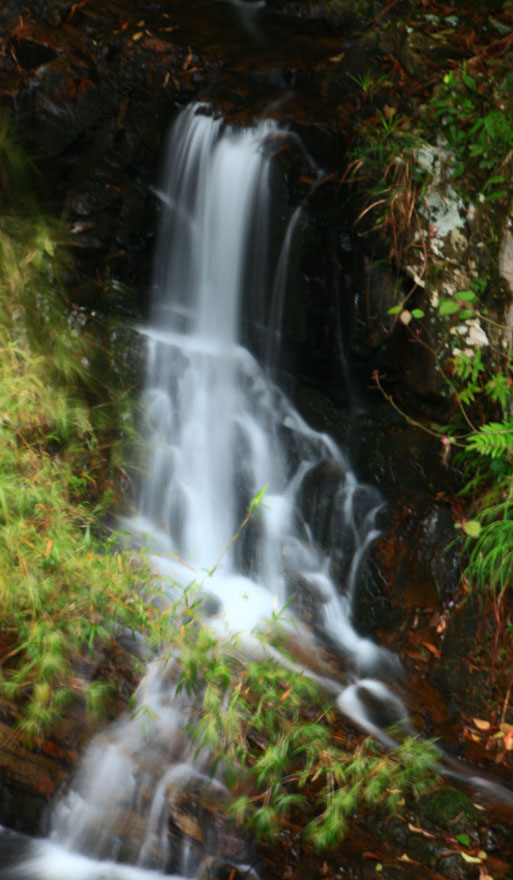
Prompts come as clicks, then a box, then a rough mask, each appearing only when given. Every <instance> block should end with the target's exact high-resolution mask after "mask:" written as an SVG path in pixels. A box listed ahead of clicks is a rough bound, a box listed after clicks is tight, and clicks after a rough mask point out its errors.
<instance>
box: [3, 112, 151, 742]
mask: <svg viewBox="0 0 513 880" xmlns="http://www.w3.org/2000/svg"><path fill="white" fill-rule="evenodd" d="M0 168H1V172H0V189H1V194H2V197H3V198H2V209H3V213H2V215H1V216H0V279H1V281H0V414H1V415H0V537H1V540H0V694H1V695H2V697H3V698H4V700H6V701H8V705H10V706H11V710H12V712H13V714H15V716H16V717H17V718H18V726H19V728H20V730H21V731H23V732H24V733H26V734H28V735H34V734H38V733H40V732H41V731H42V730H43V729H44V728H45V727H47V726H48V725H50V724H52V723H53V722H55V721H56V720H57V719H58V718H59V716H60V714H61V713H62V711H63V708H64V706H65V705H66V703H67V702H69V700H70V699H73V698H74V697H75V696H77V695H80V696H83V695H84V694H85V697H86V700H87V704H88V707H89V708H90V709H91V710H97V709H99V708H100V706H101V705H105V702H106V699H107V698H108V697H109V694H110V693H111V690H112V689H111V687H110V685H113V684H114V679H115V676H113V678H112V681H109V680H108V677H107V678H106V679H105V680H103V681H95V680H89V681H88V680H87V676H86V677H85V678H84V679H80V678H79V677H77V673H76V664H77V661H78V660H80V661H81V662H82V664H84V663H86V664H87V661H88V667H89V670H90V671H91V672H93V671H94V667H95V664H96V662H97V658H98V657H99V656H101V653H102V651H103V650H105V649H106V648H107V647H108V646H109V645H110V644H111V643H112V642H113V640H114V638H115V636H116V634H117V633H118V632H119V630H120V628H129V629H130V630H132V631H136V630H137V631H142V632H145V631H146V632H148V631H149V632H151V633H152V634H153V635H154V637H155V639H157V638H158V637H159V634H160V633H161V632H162V621H161V615H160V612H159V611H158V610H157V608H156V606H155V605H153V604H152V602H151V594H152V593H155V592H157V591H156V589H154V588H153V586H152V584H151V576H150V573H149V571H148V568H147V566H146V565H145V563H144V560H142V559H141V560H139V561H137V562H135V560H133V559H132V557H131V555H130V554H128V553H123V552H119V548H118V546H117V544H116V541H115V540H114V538H112V537H109V536H108V535H107V533H106V532H103V536H102V528H101V525H100V523H101V517H102V516H103V515H104V514H105V512H106V511H107V509H108V507H109V503H110V493H109V492H108V491H107V492H104V491H102V490H103V488H104V487H106V488H108V477H107V474H108V456H109V451H110V449H111V440H112V433H113V429H114V426H115V423H116V418H117V416H116V414H115V410H116V402H115V401H114V400H113V399H112V397H110V396H108V395H107V396H106V400H104V401H103V402H102V403H101V405H99V403H98V386H97V387H96V390H95V387H94V386H95V384H96V383H97V376H96V375H95V373H94V370H93V367H92V365H93V364H94V361H95V359H96V358H97V356H98V355H97V351H98V347H97V345H96V344H95V343H94V341H93V340H91V339H90V337H89V336H88V334H87V332H85V331H83V328H79V327H77V325H76V321H75V315H74V312H73V310H72V309H70V308H69V307H68V306H67V302H66V298H65V286H64V283H63V280H62V279H63V276H65V275H66V272H67V270H68V266H69V260H68V257H67V255H66V251H65V249H64V248H63V246H62V244H61V242H62V239H63V232H62V229H61V227H60V226H59V224H58V223H56V222H55V221H52V220H49V219H46V218H44V217H42V216H41V215H40V213H39V212H38V209H37V204H36V200H35V198H34V196H33V195H32V193H31V191H30V186H31V183H30V180H29V178H28V169H27V165H26V163H25V162H24V160H23V155H22V152H21V151H20V149H19V146H17V145H16V143H15V140H14V138H13V136H12V132H11V129H10V127H9V125H8V124H7V122H6V121H5V120H2V121H1V122H0ZM138 586H141V587H144V588H145V589H146V591H147V593H148V594H149V596H148V598H149V601H147V602H146V603H145V602H144V601H143V598H142V595H140V594H139V593H138V592H137V587H138Z"/></svg>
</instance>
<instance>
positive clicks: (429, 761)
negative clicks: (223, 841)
mask: <svg viewBox="0 0 513 880" xmlns="http://www.w3.org/2000/svg"><path fill="white" fill-rule="evenodd" d="M192 595H194V593H192ZM200 612H201V603H198V601H197V600H195V601H194V602H191V601H190V600H189V601H188V604H187V607H183V608H182V610H181V611H180V609H179V608H178V607H175V609H174V611H173V618H174V620H175V621H178V625H177V627H176V630H175V638H174V639H173V642H172V644H171V646H170V657H171V658H172V659H174V658H176V657H179V658H180V663H181V667H182V673H181V676H180V678H179V681H178V684H177V689H178V690H181V689H182V688H185V689H186V690H187V691H188V693H189V694H191V695H194V696H196V697H197V698H198V700H199V702H198V704H197V714H196V715H195V716H194V718H193V720H192V721H191V723H190V727H189V731H190V735H191V736H192V738H193V740H194V742H195V743H196V746H197V752H198V753H201V754H202V756H204V755H205V749H208V751H209V753H210V755H211V772H212V773H215V772H222V775H223V777H224V779H225V780H226V782H227V784H228V786H229V788H230V790H231V792H232V796H233V799H232V801H231V803H230V804H229V811H230V813H231V814H232V815H233V816H234V818H235V819H236V821H237V822H238V823H240V824H242V825H244V826H245V827H247V828H250V829H251V830H252V831H253V833H254V834H255V836H256V838H257V839H261V838H268V837H272V835H274V834H275V833H276V831H277V830H279V829H280V828H283V827H285V826H287V825H288V824H289V823H290V822H293V823H294V824H295V825H299V826H300V827H301V828H302V829H303V831H302V833H303V835H304V837H305V840H308V841H309V842H311V843H313V845H314V846H316V847H317V848H318V849H327V848H330V847H334V846H336V845H337V844H338V843H339V842H340V840H341V839H342V838H343V837H344V835H345V833H346V832H347V829H348V823H349V822H350V820H351V817H352V816H353V815H354V813H355V812H356V811H358V810H373V811H376V810H377V811H385V812H388V813H395V812H400V810H401V809H402V807H403V804H404V798H408V797H410V796H411V797H418V796H420V795H421V794H423V793H424V792H425V791H427V790H428V789H430V788H431V787H432V786H433V784H434V783H435V782H436V780H437V775H438V770H437V766H438V762H439V759H440V754H439V752H438V750H437V749H436V747H435V746H434V745H433V743H429V742H428V743H426V742H422V741H420V740H417V739H415V738H411V737H408V738H406V739H405V740H404V741H403V742H402V743H401V744H400V745H398V746H397V747H396V748H395V749H392V750H390V751H388V752H387V751H384V750H383V749H382V748H381V747H380V746H379V745H378V744H377V743H375V742H373V741H372V740H371V739H370V738H365V739H363V740H362V739H361V738H360V740H358V739H357V738H356V737H355V735H354V733H348V732H347V731H344V730H343V728H342V726H341V724H340V721H339V722H338V724H337V725H336V727H334V722H335V721H336V718H337V714H338V713H337V710H336V709H335V707H334V706H333V704H332V703H331V702H330V701H329V700H328V699H327V697H326V695H325V694H324V693H323V691H322V689H321V688H320V687H319V685H318V684H317V682H315V681H314V680H313V679H312V678H310V677H309V676H308V674H307V673H306V672H303V671H301V670H300V669H299V668H298V665H297V662H296V661H294V658H293V657H291V656H289V655H288V653H287V651H286V650H285V648H284V646H283V644H280V637H279V626H278V631H277V623H276V619H275V620H273V621H270V628H269V631H268V632H267V633H264V634H263V635H262V636H261V641H262V649H263V653H268V652H269V651H270V650H272V651H273V655H274V656H272V657H268V659H263V660H254V659H251V658H248V657H247V656H246V655H245V654H244V652H243V651H242V650H241V649H240V646H239V644H238V640H237V638H231V639H226V640H224V641H220V640H218V639H217V638H216V637H215V636H214V635H213V633H212V632H211V630H210V629H209V628H208V627H207V625H206V624H205V623H204V622H203V621H202V619H201V616H200ZM277 617H278V618H279V617H280V615H278V616H277ZM271 643H272V645H273V646H274V647H273V648H272V649H271V647H270V646H271ZM276 645H278V646H279V647H280V656H277V649H276ZM280 657H281V659H280ZM335 731H336V732H335Z"/></svg>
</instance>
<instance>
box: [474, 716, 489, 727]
mask: <svg viewBox="0 0 513 880" xmlns="http://www.w3.org/2000/svg"><path fill="white" fill-rule="evenodd" d="M472 722H473V724H474V727H477V729H478V730H490V722H489V721H484V720H483V719H482V718H473V719H472Z"/></svg>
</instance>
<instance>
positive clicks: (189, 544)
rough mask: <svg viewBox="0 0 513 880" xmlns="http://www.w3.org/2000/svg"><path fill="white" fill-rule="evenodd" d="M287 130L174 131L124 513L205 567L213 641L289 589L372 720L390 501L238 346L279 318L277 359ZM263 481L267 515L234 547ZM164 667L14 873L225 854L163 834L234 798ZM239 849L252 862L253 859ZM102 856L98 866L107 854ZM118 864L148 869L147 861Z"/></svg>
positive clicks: (269, 350) (205, 843) (189, 866)
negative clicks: (354, 614) (279, 145)
mask: <svg viewBox="0 0 513 880" xmlns="http://www.w3.org/2000/svg"><path fill="white" fill-rule="evenodd" d="M278 136H279V132H278V129H277V127H276V125H275V123H273V122H262V123H260V124H259V125H258V126H256V127H255V128H253V129H250V130H239V129H235V128H231V127H228V126H225V125H224V124H223V122H222V121H221V120H216V119H213V118H211V117H210V116H208V115H206V113H205V110H204V108H202V107H191V108H188V109H187V110H185V111H184V112H183V113H182V114H181V116H180V117H179V119H178V121H177V123H176V124H175V127H174V129H173V132H172V135H171V138H170V142H169V148H168V150H169V159H168V163H169V171H168V179H167V181H166V183H165V186H164V188H163V191H162V192H161V193H160V197H161V200H162V204H163V219H162V224H161V230H160V235H159V242H158V247H157V256H156V270H155V279H156V280H155V288H156V290H155V304H154V310H153V317H152V321H151V323H150V326H149V328H144V329H142V330H141V332H142V333H143V334H144V335H145V336H146V338H147V345H148V370H147V383H146V391H145V398H146V404H147V406H146V413H147V416H146V418H147V425H146V436H147V460H146V466H145V474H146V476H145V478H144V480H143V484H142V490H141V497H140V504H139V513H138V515H137V516H136V517H134V518H133V519H132V520H130V521H129V522H128V523H125V525H126V526H127V527H128V528H129V530H130V531H131V533H132V534H133V535H134V540H135V541H136V542H138V543H140V544H142V545H144V546H146V547H149V549H150V552H151V553H152V554H153V556H152V559H153V565H154V567H155V568H156V569H157V570H158V571H159V572H160V573H161V575H162V577H163V579H164V578H167V577H170V578H172V579H173V583H174V584H175V585H176V583H177V582H178V583H180V582H181V583H182V584H184V585H185V584H187V582H188V580H189V579H190V567H192V568H193V569H194V570H195V572H196V575H195V578H196V580H197V581H198V582H199V583H200V584H201V589H202V591H203V593H204V594H205V595H206V596H208V597H209V603H208V604H209V609H210V611H209V623H210V625H211V627H212V628H213V629H214V630H215V632H216V633H217V634H218V635H219V636H220V637H224V636H226V635H227V634H228V635H230V634H234V633H237V634H238V635H239V638H240V640H241V643H242V645H243V647H244V648H245V650H247V651H248V652H257V653H258V652H261V651H262V650H263V649H262V647H261V644H260V642H259V640H258V639H257V637H256V635H255V633H257V632H258V629H259V628H260V627H262V626H263V625H264V621H265V620H266V619H269V618H271V617H272V615H273V611H274V610H275V609H277V608H280V607H282V606H283V605H284V604H285V603H286V602H287V601H289V600H291V601H292V608H293V609H294V613H295V614H296V616H297V620H296V624H295V625H296V632H297V631H299V632H300V633H301V641H302V655H303V658H304V655H305V651H306V654H308V652H309V651H310V653H311V654H312V655H313V654H314V653H315V650H316V644H317V643H318V641H317V640H318V639H320V638H322V639H324V641H328V642H329V644H330V646H331V647H332V648H333V649H334V650H335V651H338V652H339V654H341V655H343V656H344V658H345V661H346V666H347V668H348V669H349V670H353V672H348V673H347V678H346V681H345V682H344V683H341V682H340V681H337V680H336V676H334V677H332V678H331V679H327V678H324V679H323V685H324V686H325V687H326V688H327V689H328V690H330V691H331V692H332V693H333V695H334V696H335V697H336V698H337V700H338V703H339V705H340V707H341V708H342V710H343V711H345V712H346V714H349V715H351V716H352V717H354V718H355V720H357V721H358V722H359V723H361V724H362V725H363V726H365V727H367V729H368V730H371V731H373V732H378V733H379V727H378V726H377V725H376V724H375V723H374V722H373V721H372V720H371V719H370V718H369V717H368V713H367V711H366V709H365V701H364V700H363V699H362V693H363V692H366V693H367V694H370V695H371V697H373V698H374V700H376V699H378V700H388V702H389V705H390V706H391V707H392V710H393V712H394V713H395V716H396V717H400V716H401V714H402V713H403V706H402V704H401V703H400V701H399V700H398V698H394V697H392V696H391V695H390V693H389V692H388V691H387V689H386V688H385V686H384V685H383V684H381V683H380V682H379V681H377V680H375V679H364V680H362V679H360V678H359V676H361V675H369V674H371V673H372V672H373V670H374V669H375V668H376V667H378V666H381V667H382V666H383V662H384V661H387V662H389V661H390V658H389V657H388V655H387V654H386V652H385V651H382V650H381V649H379V648H378V647H377V646H376V645H374V644H373V643H372V642H370V641H368V640H366V639H363V638H361V637H360V636H359V635H358V634H357V633H356V631H355V629H354V627H353V625H352V623H351V600H352V593H353V590H354V585H355V581H356V577H357V573H358V569H359V566H360V565H361V562H362V558H363V557H364V555H365V551H366V549H367V548H368V546H369V544H370V542H371V541H372V540H373V538H374V537H375V535H376V530H375V517H376V512H377V510H378V508H379V505H380V499H379V497H378V496H377V493H376V492H375V491H374V490H372V489H370V488H368V487H364V486H361V485H359V484H358V483H357V481H356V479H355V477H354V475H353V474H352V472H351V470H350V468H349V466H348V463H347V462H346V460H345V458H344V457H343V455H342V453H341V452H340V450H339V449H338V448H337V447H336V445H335V444H334V443H333V442H332V441H331V440H330V439H329V437H327V436H325V435H323V434H320V433H318V432H316V431H314V430H312V429H311V428H309V427H308V426H307V425H306V424H305V423H304V421H303V420H302V419H301V417H300V416H299V415H298V413H297V412H296V411H295V410H294V408H293V406H292V405H291V404H290V403H289V402H288V400H287V399H286V397H285V396H284V395H283V394H282V392H281V391H280V390H279V389H278V388H277V387H276V386H275V385H274V384H273V383H272V382H271V381H270V380H269V378H268V377H267V375H266V373H265V372H264V371H263V370H262V368H261V367H260V366H259V365H258V363H257V361H256V360H255V358H254V357H253V355H252V354H250V352H249V351H248V350H247V349H246V348H244V347H243V346H242V345H241V344H240V341H239V340H240V338H241V327H242V325H243V323H244V320H245V319H246V318H247V317H248V316H251V315H257V316H258V320H259V322H260V323H264V324H266V323H267V325H268V328H269V329H268V336H267V339H266V340H264V344H263V350H264V351H265V352H266V356H267V359H268V361H269V362H272V361H273V360H274V357H275V352H274V344H275V340H276V339H277V338H278V337H279V332H278V326H277V325H278V324H279V319H280V316H281V310H282V303H283V287H284V285H285V283H286V276H287V264H288V253H289V249H290V246H291V241H292V239H293V236H294V234H295V230H296V227H297V225H298V223H299V221H300V213H299V212H298V211H297V210H296V212H295V213H292V214H291V216H290V218H289V220H288V222H287V221H285V223H284V224H282V225H284V227H285V233H284V234H283V245H282V246H281V247H278V248H273V247H272V246H271V243H270V241H269V230H270V227H271V199H272V194H271V186H270V176H271V173H272V167H273V164H272V156H273V145H274V144H275V141H276V138H277V137H278ZM269 290H270V291H272V296H271V297H270V296H269V295H268V291H269ZM264 486H268V487H269V488H268V492H267V494H266V497H265V500H266V507H265V508H264V509H263V510H262V511H261V517H260V518H259V519H258V520H255V521H253V522H251V523H250V525H249V527H248V528H247V529H246V530H245V531H244V532H243V534H242V536H241V537H240V538H239V540H237V541H236V542H233V541H232V540H231V539H232V537H233V536H234V534H235V532H236V531H237V528H238V526H239V524H240V522H241V519H242V518H243V516H244V512H245V510H246V509H247V506H248V503H249V502H250V499H251V498H252V496H254V494H255V493H256V492H257V491H259V490H261V489H262V488H263V487H264ZM177 555H178V557H179V559H178V560H177ZM180 559H181V560H185V561H186V563H187V567H185V566H183V565H182V564H181V562H180ZM217 563H218V564H217ZM214 568H215V571H213V573H211V574H207V573H208V572H212V569H214ZM335 581H337V582H338V583H339V584H341V583H342V584H343V585H344V587H345V593H344V594H343V595H340V590H339V589H336V588H335ZM173 589H174V590H176V586H174V587H173V588H170V591H171V592H172V591H173ZM306 596H308V597H309V599H310V606H309V607H312V597H313V606H314V607H315V612H314V614H313V618H314V621H313V626H314V628H315V632H314V631H313V630H312V629H311V628H310V629H309V630H308V631H307V629H306V627H305V626H304V624H302V623H301V621H300V617H301V610H302V602H303V601H304V600H305V597H306ZM309 674H312V675H315V673H314V672H309ZM173 676H174V670H173V669H169V668H168V667H165V666H164V667H163V668H162V666H161V665H159V664H158V663H154V664H153V665H152V666H151V667H150V669H149V671H148V673H147V675H146V677H145V680H144V682H143V684H142V686H141V688H140V692H139V703H138V705H139V707H140V708H141V709H142V707H144V713H143V712H142V711H140V712H136V713H135V714H134V715H132V716H131V717H129V718H128V717H127V718H122V719H121V720H120V721H118V722H117V723H116V724H115V725H113V726H112V727H111V728H110V729H108V730H107V731H106V732H105V733H104V734H102V736H100V737H98V738H97V739H96V740H95V741H94V742H93V744H92V745H91V747H90V749H89V750H88V753H87V754H86V756H85V760H84V763H83V766H82V769H81V771H80V772H79V774H78V776H77V778H76V779H75V781H74V783H73V786H72V788H71V790H70V791H69V793H68V794H67V796H66V797H65V798H64V799H63V800H62V801H61V802H60V803H59V804H58V805H57V808H56V810H55V812H54V816H53V820H52V835H51V838H52V843H51V844H48V845H47V844H44V845H43V844H41V845H40V849H39V851H38V852H37V854H36V855H35V856H34V859H33V861H32V862H31V863H30V864H28V863H25V866H24V871H23V876H25V877H30V876H34V877H45V876H48V877H50V876H51V877H52V880H56V878H59V877H61V876H62V877H65V876H67V872H68V871H72V872H73V874H74V876H84V877H88V878H90V877H97V876H100V875H101V877H104V876H112V877H117V876H118V875H119V876H121V874H123V871H125V872H127V873H126V876H127V877H129V876H139V874H140V876H141V877H144V876H146V873H147V871H148V870H157V871H175V872H178V873H179V874H180V875H181V876H188V877H191V876H197V875H198V871H199V866H200V864H201V863H202V859H203V861H204V854H205V852H207V853H209V852H210V853H213V854H215V849H216V847H217V848H219V845H220V844H219V840H218V839H217V838H215V839H214V837H215V836H213V833H212V835H210V832H209V830H208V828H207V829H201V835H200V834H199V832H198V833H197V834H196V835H195V834H194V833H193V834H192V835H191V834H189V836H187V835H186V836H185V837H182V838H181V839H180V841H176V842H175V843H173V841H172V840H171V839H170V835H169V828H168V819H169V815H170V814H171V815H173V810H175V806H176V804H177V802H178V801H179V799H180V798H181V797H182V796H183V793H184V792H185V791H187V790H191V789H193V790H194V791H196V790H197V789H201V788H203V790H204V791H207V790H208V792H209V797H214V799H215V797H217V796H219V797H222V796H223V794H224V789H223V785H222V783H221V782H217V781H212V780H210V779H209V778H208V776H207V775H206V774H207V770H208V768H207V763H208V762H207V759H206V758H205V760H204V761H203V762H202V759H201V757H200V759H199V760H196V762H195V763H194V764H193V747H192V746H191V744H190V743H189V742H188V740H187V737H186V735H185V733H184V730H185V727H186V724H187V721H188V719H189V717H190V712H191V703H190V700H189V698H188V697H187V696H186V695H185V694H184V693H181V694H180V695H179V696H176V694H175V683H176V678H174V677H173ZM145 722H146V723H147V725H148V728H147V729H146V728H145V726H144V723H145ZM176 815H177V816H178V818H177V824H178V826H179V827H180V815H181V814H179V812H177V813H176ZM181 821H182V823H183V822H184V821H185V820H184V819H183V816H182V819H181ZM189 821H191V822H192V820H189ZM182 830H183V829H182ZM193 830H194V829H193ZM209 835H210V836H209ZM191 838H192V841H191ZM187 839H188V840H189V841H190V843H189V844H185V843H184V840H187ZM231 846H232V849H233V848H234V847H235V850H236V849H237V844H236V843H233V841H232V843H231ZM79 854H82V855H79ZM84 856H88V857H90V858H89V860H84ZM237 857H238V859H239V861H243V860H244V853H243V852H239V853H238V856H237ZM91 858H94V859H100V860H104V861H103V862H102V864H101V867H97V868H95V867H94V863H93V862H92V861H91V860H90V859H91ZM110 862H128V863H131V864H132V865H137V866H139V868H138V869H137V871H139V873H136V874H134V875H132V873H130V872H131V871H135V870H136V869H135V868H131V869H130V870H129V869H128V868H122V867H116V866H115V865H110V867H109V866H108V864H107V863H109V864H110ZM72 865H74V866H75V867H73V866H72ZM45 866H46V868H45ZM80 866H82V868H83V870H82V868H81V867H80ZM31 872H32V873H31ZM75 872H76V873H75ZM81 872H82V873H81ZM120 872H121V873H120Z"/></svg>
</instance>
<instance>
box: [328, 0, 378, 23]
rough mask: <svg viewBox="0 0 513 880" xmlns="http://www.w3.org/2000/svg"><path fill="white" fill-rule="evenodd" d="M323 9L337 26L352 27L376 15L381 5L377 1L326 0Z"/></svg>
mask: <svg viewBox="0 0 513 880" xmlns="http://www.w3.org/2000/svg"><path fill="white" fill-rule="evenodd" d="M323 8H324V13H325V15H326V17H327V18H329V19H331V20H332V21H333V22H334V23H335V24H338V25H344V26H348V25H349V26H351V25H355V24H358V23H359V22H361V21H362V20H365V19H367V18H369V17H371V16H372V15H375V14H376V12H377V8H378V9H380V8H381V4H377V3H376V2H375V0H363V2H362V0H325V2H324V7H323Z"/></svg>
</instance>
